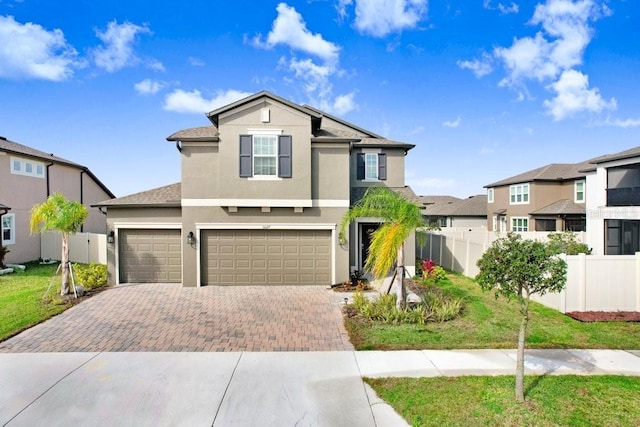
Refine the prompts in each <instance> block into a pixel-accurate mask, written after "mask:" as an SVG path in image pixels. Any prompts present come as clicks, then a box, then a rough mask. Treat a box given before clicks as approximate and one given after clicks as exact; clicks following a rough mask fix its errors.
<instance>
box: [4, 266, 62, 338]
mask: <svg viewBox="0 0 640 427" xmlns="http://www.w3.org/2000/svg"><path fill="white" fill-rule="evenodd" d="M57 267H58V264H52V265H39V264H37V263H29V264H27V269H26V270H25V271H20V270H17V271H15V272H14V273H12V274H7V275H3V276H0V312H1V313H2V315H1V316H0V341H2V340H4V339H7V338H9V337H11V336H13V335H15V334H17V333H19V332H20V331H23V330H25V329H27V328H29V327H31V326H33V325H36V324H38V323H40V322H42V321H44V320H46V319H48V318H50V317H52V316H55V315H56V314H59V313H61V312H63V311H64V310H66V309H67V308H69V307H70V306H71V304H64V303H62V304H53V303H51V302H45V301H43V295H44V293H45V291H46V290H47V287H48V286H49V283H50V282H51V278H52V277H53V275H54V273H55V271H56V268H57ZM59 282H60V280H58V281H57V282H55V283H54V284H53V285H52V289H51V292H50V294H53V295H55V294H56V293H57V292H59V291H60V284H59Z"/></svg>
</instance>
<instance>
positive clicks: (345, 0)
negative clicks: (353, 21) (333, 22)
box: [336, 0, 353, 21]
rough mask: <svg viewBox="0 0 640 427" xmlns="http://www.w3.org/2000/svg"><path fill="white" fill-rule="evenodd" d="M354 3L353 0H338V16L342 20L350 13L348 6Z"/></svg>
mask: <svg viewBox="0 0 640 427" xmlns="http://www.w3.org/2000/svg"><path fill="white" fill-rule="evenodd" d="M352 3H353V0H338V3H337V4H336V11H337V12H338V18H340V20H341V21H343V20H344V19H346V18H347V16H349V13H348V12H347V6H349V5H351V4H352Z"/></svg>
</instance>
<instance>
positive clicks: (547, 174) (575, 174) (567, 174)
mask: <svg viewBox="0 0 640 427" xmlns="http://www.w3.org/2000/svg"><path fill="white" fill-rule="evenodd" d="M589 166H590V164H589V161H585V162H580V163H551V164H548V165H546V166H542V167H540V168H537V169H533V170H530V171H527V172H524V173H521V174H519V175H515V176H512V177H510V178H506V179H503V180H501V181H497V182H494V183H492V184H488V185H485V186H484V187H485V188H489V187H500V186H503V185H510V184H518V183H521V182H532V181H564V180H571V179H579V178H583V177H584V176H585V173H584V172H583V170H584V169H586V168H588V167H589Z"/></svg>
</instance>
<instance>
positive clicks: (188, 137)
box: [167, 125, 220, 141]
mask: <svg viewBox="0 0 640 427" xmlns="http://www.w3.org/2000/svg"><path fill="white" fill-rule="evenodd" d="M219 135H220V134H219V132H218V128H217V127H215V126H213V125H212V126H200V127H195V128H189V129H182V130H179V131H177V132H174V133H173V134H171V135H170V136H168V137H167V141H215V140H217V139H218V136H219Z"/></svg>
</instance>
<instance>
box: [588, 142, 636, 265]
mask: <svg viewBox="0 0 640 427" xmlns="http://www.w3.org/2000/svg"><path fill="white" fill-rule="evenodd" d="M584 172H586V174H587V178H586V179H587V213H588V214H587V242H588V244H589V246H591V247H592V248H593V254H594V255H633V254H635V253H636V252H640V147H635V148H631V149H629V150H626V151H622V152H619V153H616V154H607V155H604V156H600V157H597V158H595V159H592V160H590V167H587V168H585V169H584Z"/></svg>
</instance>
